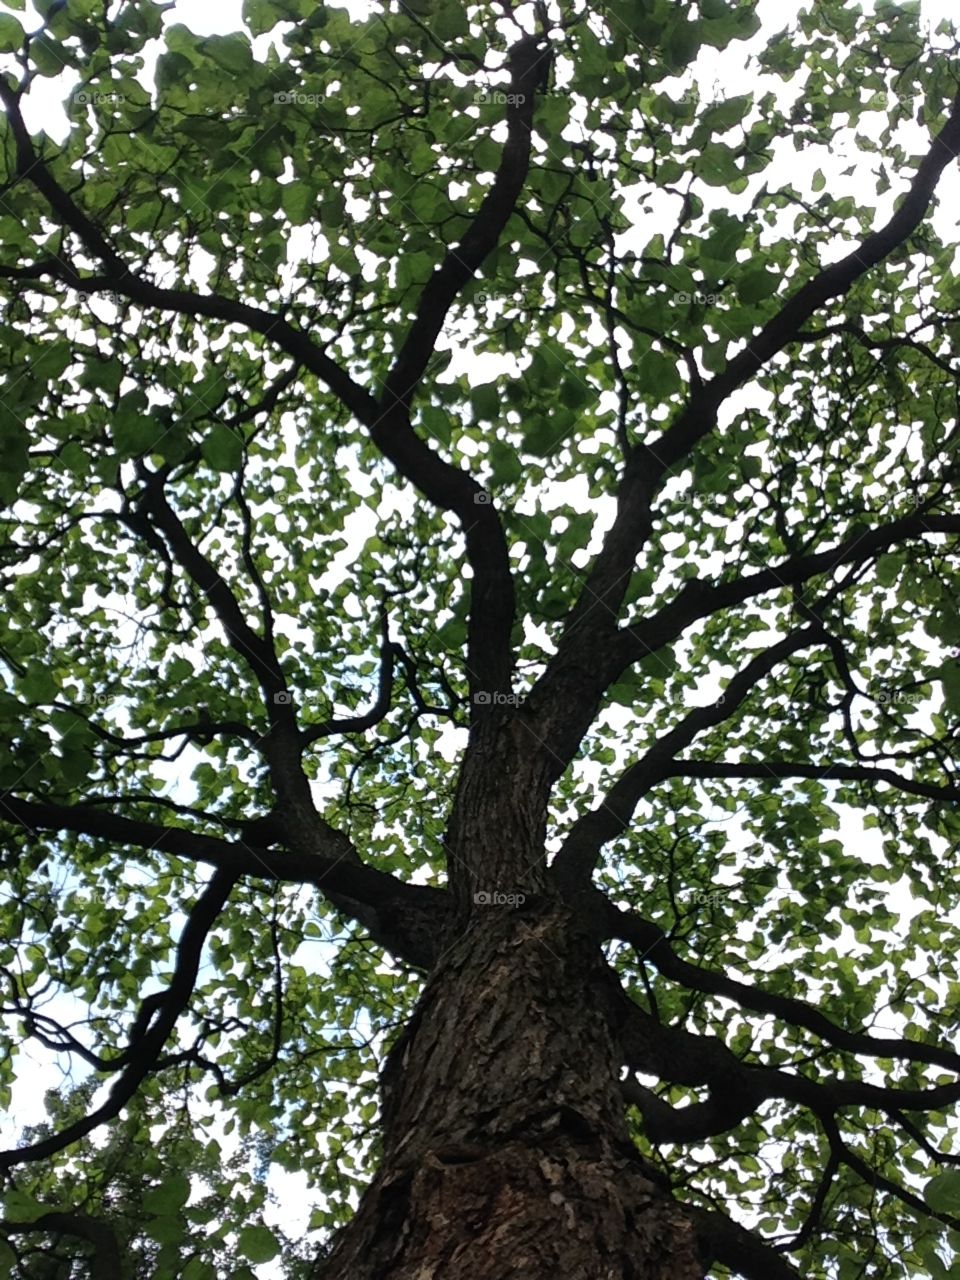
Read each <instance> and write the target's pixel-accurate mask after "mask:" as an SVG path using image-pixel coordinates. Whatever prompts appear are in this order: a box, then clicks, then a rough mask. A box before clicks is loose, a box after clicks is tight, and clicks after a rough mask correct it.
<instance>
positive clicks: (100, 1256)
mask: <svg viewBox="0 0 960 1280" xmlns="http://www.w3.org/2000/svg"><path fill="white" fill-rule="evenodd" d="M34 1231H47V1232H51V1233H53V1234H56V1235H68V1236H75V1237H76V1238H77V1239H78V1240H86V1241H87V1243H88V1244H91V1245H93V1260H92V1262H91V1266H90V1280H117V1277H118V1276H120V1275H122V1274H123V1268H122V1265H121V1259H122V1255H121V1252H120V1245H119V1243H118V1241H117V1237H116V1235H115V1233H114V1231H113V1228H112V1227H111V1226H109V1224H108V1223H106V1222H103V1221H102V1220H101V1219H99V1218H92V1217H90V1215H89V1214H86V1213H79V1212H69V1211H64V1210H61V1209H57V1210H54V1211H52V1212H50V1213H44V1214H42V1215H41V1216H40V1217H39V1218H34V1219H32V1220H31V1221H29V1222H15V1221H11V1220H10V1219H8V1220H6V1221H3V1222H0V1234H3V1235H28V1234H30V1233H31V1232H34Z"/></svg>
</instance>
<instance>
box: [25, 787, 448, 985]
mask: <svg viewBox="0 0 960 1280" xmlns="http://www.w3.org/2000/svg"><path fill="white" fill-rule="evenodd" d="M0 822H6V823H13V824H14V825H16V826H21V827H26V828H27V829H28V830H29V831H37V830H40V831H70V832H73V833H75V834H77V835H86V836H91V837H93V838H94V839H102V840H108V841H111V842H112V843H114V844H118V845H121V846H128V847H131V848H135V849H140V850H143V851H145V852H157V853H171V854H174V855H175V856H177V857H181V858H188V859H190V860H191V861H194V862H205V863H207V864H209V865H210V866H213V867H216V868H217V869H218V870H220V871H223V872H224V874H228V875H230V876H232V877H233V878H236V877H238V876H249V877H255V878H257V879H261V880H269V881H277V882H281V883H289V884H308V885H313V886H315V887H316V888H317V889H319V890H320V891H321V893H323V894H324V896H325V897H327V898H329V900H330V901H331V902H332V903H333V904H334V905H335V906H336V907H337V908H338V910H341V911H343V912H344V914H345V915H347V916H349V917H351V918H352V919H355V920H358V921H360V923H362V924H364V925H365V926H367V928H368V929H369V930H370V932H371V934H372V936H373V937H374V939H375V941H377V942H379V943H380V944H381V945H382V946H384V947H386V948H387V949H388V950H389V951H391V952H392V953H393V954H395V955H396V956H397V957H398V958H399V959H401V960H403V961H405V962H406V963H409V964H412V965H414V966H415V967H417V968H429V967H430V965H431V964H432V962H433V957H434V955H435V953H436V947H437V945H438V943H437V938H438V936H439V933H440V932H441V931H442V928H443V923H444V920H445V918H446V894H445V892H444V891H443V890H440V889H430V888H428V887H426V886H424V885H407V884H404V883H403V881H401V880H398V879H397V878H396V877H395V876H392V875H390V874H388V873H387V872H384V871H378V870H376V869H375V868H374V867H370V866H366V865H365V864H364V863H362V862H361V861H360V859H359V857H358V856H357V855H356V853H354V856H353V857H352V858H347V857H344V854H343V844H344V843H345V842H346V837H345V836H343V835H342V834H340V833H339V832H333V834H332V835H325V833H324V831H323V829H322V827H320V828H318V829H317V831H316V833H315V843H316V845H317V846H318V847H322V848H323V850H324V852H323V854H320V853H316V852H310V853H301V852H298V851H292V852H282V853H279V852H275V851H273V850H271V849H266V848H258V847H256V846H253V845H250V844H247V843H242V842H239V841H232V840H224V839H220V838H218V837H215V836H207V835H200V834H198V833H196V832H192V831H187V830H185V829H184V828H182V827H174V826H165V825H162V824H160V823H153V822H142V821H139V820H135V819H131V818H122V817H118V816H117V815H115V814H112V813H104V812H102V811H100V810H99V809H96V808H94V807H92V806H80V805H74V806H69V805H55V804H45V803H39V802H37V801H34V800H24V799H21V798H20V797H18V796H15V795H12V794H10V793H3V794H0ZM329 830H330V831H332V828H330V829H329Z"/></svg>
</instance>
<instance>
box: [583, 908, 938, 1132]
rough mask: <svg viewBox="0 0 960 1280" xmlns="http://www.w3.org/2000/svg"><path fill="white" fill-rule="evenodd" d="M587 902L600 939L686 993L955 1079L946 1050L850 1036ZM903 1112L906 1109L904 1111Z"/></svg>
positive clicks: (629, 916) (637, 919)
mask: <svg viewBox="0 0 960 1280" xmlns="http://www.w3.org/2000/svg"><path fill="white" fill-rule="evenodd" d="M588 898H589V901H590V902H591V903H594V902H595V903H596V911H597V916H598V918H599V917H600V916H604V917H605V918H606V922H607V923H606V926H605V928H603V933H604V935H605V936H606V937H608V938H617V939H619V940H620V941H621V942H626V943H629V945H630V946H631V947H633V948H634V950H635V951H636V952H637V954H638V955H640V956H641V957H642V958H643V959H645V960H649V961H650V963H651V964H653V965H655V966H656V968H657V969H658V970H659V971H660V973H662V974H663V975H664V977H666V978H669V979H671V980H672V981H674V982H679V983H681V984H682V985H683V986H685V987H686V988H687V989H688V990H690V991H702V992H704V993H705V994H707V995H714V996H721V997H723V998H725V999H727V1000H731V1001H733V1003H734V1004H737V1005H739V1006H740V1008H742V1009H749V1010H751V1011H752V1012H753V1013H759V1014H765V1015H771V1016H773V1017H775V1018H780V1019H782V1020H783V1021H784V1022H787V1023H790V1024H792V1025H793V1026H794V1027H799V1028H803V1029H804V1030H805V1031H809V1032H811V1033H812V1034H813V1035H815V1036H818V1037H819V1038H820V1039H821V1040H824V1041H826V1043H827V1044H831V1045H833V1046H834V1048H836V1049H841V1050H843V1052H845V1053H854V1054H861V1055H864V1056H867V1057H871V1058H900V1059H902V1060H903V1061H905V1062H923V1063H927V1064H928V1065H930V1066H939V1067H944V1068H945V1069H946V1070H947V1071H951V1072H954V1073H958V1074H960V1054H956V1053H954V1052H953V1051H952V1050H951V1049H945V1048H942V1047H941V1046H940V1045H935V1044H927V1043H925V1042H923V1041H919V1040H904V1039H895V1038H891V1037H881V1036H872V1035H868V1034H867V1033H866V1032H863V1031H850V1030H848V1029H847V1028H845V1027H841V1026H838V1025H837V1024H836V1023H835V1022H833V1021H832V1020H831V1019H830V1018H828V1017H827V1015H826V1014H825V1013H823V1012H821V1010H820V1009H816V1008H814V1007H812V1006H811V1005H808V1004H806V1003H805V1002H804V1001H802V1000H797V999H795V998H794V997H792V996H781V995H776V994H775V993H773V992H771V991H764V990H763V988H762V987H758V986H754V985H751V984H750V983H747V982H741V981H739V980H738V979H737V978H731V977H729V976H728V975H727V974H725V973H719V972H717V971H716V970H713V969H705V968H703V967H702V966H701V965H697V964H692V963H690V961H688V960H684V959H682V957H680V956H678V955H677V953H676V952H675V951H674V950H673V948H672V947H671V945H670V942H669V939H668V938H667V936H666V934H665V933H664V932H663V930H662V929H661V928H660V926H659V925H658V924H655V923H654V922H653V921H652V920H647V919H645V918H644V917H643V916H641V915H639V914H638V913H637V912H634V911H625V910H622V909H621V908H619V907H617V906H615V905H614V904H613V903H611V902H610V901H609V900H608V899H607V897H606V895H605V894H602V893H599V892H597V893H596V897H595V898H594V897H593V896H592V895H588ZM944 1087H945V1089H947V1090H948V1091H952V1090H954V1088H955V1086H954V1085H953V1084H951V1085H947V1086H944ZM935 1092H936V1091H926V1092H925V1093H924V1094H923V1096H924V1097H928V1098H932V1097H934V1096H935ZM919 1096H920V1095H919V1094H918V1095H917V1098H916V1100H918V1101H919ZM950 1096H952V1092H951V1093H948V1095H945V1099H944V1100H947V1099H948V1098H949V1097H950ZM958 1096H960V1094H958ZM921 1105H925V1104H921ZM905 1109H906V1110H909V1109H910V1108H909V1106H907V1105H905Z"/></svg>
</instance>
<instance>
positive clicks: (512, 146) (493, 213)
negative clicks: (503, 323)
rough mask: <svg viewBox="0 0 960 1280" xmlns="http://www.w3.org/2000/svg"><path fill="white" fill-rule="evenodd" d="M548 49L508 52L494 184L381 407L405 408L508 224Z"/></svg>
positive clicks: (425, 301)
mask: <svg viewBox="0 0 960 1280" xmlns="http://www.w3.org/2000/svg"><path fill="white" fill-rule="evenodd" d="M550 52H551V51H550V45H549V43H548V42H547V40H546V39H545V37H543V36H532V35H527V36H523V37H522V38H521V39H520V40H518V41H517V43H516V44H515V45H514V46H513V47H512V48H511V50H510V52H509V55H508V61H509V66H510V73H511V74H510V92H509V94H508V95H507V100H508V104H509V105H508V107H507V141H506V144H505V146H504V148H503V154H502V156H501V159H500V165H499V168H498V169H497V172H496V176H495V177H494V180H493V186H492V187H491V188H490V190H489V191H488V192H487V194H486V196H484V198H483V201H482V203H481V205H480V208H479V209H478V210H477V213H476V216H475V217H474V219H473V221H472V222H471V224H470V226H469V227H468V228H467V230H466V231H465V232H464V235H463V239H462V240H461V241H460V243H459V244H458V245H457V247H456V248H455V249H450V250H449V251H448V253H447V255H446V257H445V258H444V260H443V262H442V263H441V265H440V266H439V267H438V268H437V270H436V271H435V272H434V274H433V276H432V277H431V278H430V280H429V281H428V282H427V285H426V287H425V288H424V290H423V293H422V294H421V297H420V304H419V306H418V307H417V314H416V316H415V318H414V321H413V324H412V325H411V326H410V331H409V332H408V334H407V336H406V339H405V340H404V343H403V346H402V347H401V348H400V351H399V353H398V355H397V358H396V359H395V360H394V362H393V367H392V369H391V370H390V372H389V374H388V375H387V378H386V382H385V384H384V392H383V404H384V405H385V406H387V407H392V406H393V405H394V404H396V405H399V406H401V407H402V408H403V409H404V410H407V409H409V407H410V401H411V399H412V397H413V393H414V391H415V390H416V387H417V384H418V382H419V381H420V379H421V377H422V376H423V373H424V370H425V369H426V367H427V362H428V361H429V359H430V357H431V356H432V355H433V350H434V346H435V345H436V341H437V338H438V337H439V335H440V331H441V329H442V328H443V325H444V321H445V320H446V318H447V312H448V311H449V310H450V307H451V306H452V305H453V303H454V301H455V300H456V297H457V295H458V294H459V293H460V291H461V289H463V287H464V286H465V285H466V284H469V282H470V280H471V279H472V278H473V276H474V275H475V274H476V272H477V271H478V270H479V268H480V267H481V266H482V264H483V261H484V259H485V258H486V257H487V256H488V254H490V253H491V252H492V250H493V249H494V248H496V245H497V243H498V241H499V239H500V236H501V235H502V234H503V230H504V228H505V227H506V225H507V223H508V222H509V220H510V217H511V215H512V214H513V211H514V208H515V206H516V203H517V200H518V198H519V196H520V193H521V191H522V190H523V187H524V183H525V182H526V180H527V173H528V170H529V168H530V140H531V132H532V128H533V113H534V110H535V107H536V95H537V92H538V91H539V90H540V88H541V87H542V86H543V84H544V82H545V79H546V74H547V70H548V68H549V65H550Z"/></svg>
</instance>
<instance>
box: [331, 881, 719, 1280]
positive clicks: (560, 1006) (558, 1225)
mask: <svg viewBox="0 0 960 1280" xmlns="http://www.w3.org/2000/svg"><path fill="white" fill-rule="evenodd" d="M609 986H610V980H609V974H608V971H607V968H606V965H605V962H604V961H603V957H602V956H601V954H600V951H599V948H598V947H597V945H596V942H595V941H594V940H593V939H592V937H591V936H590V935H589V933H588V932H587V931H586V930H585V929H584V927H583V924H582V922H581V921H580V920H579V919H578V918H577V917H576V916H575V915H574V914H573V913H571V912H570V911H569V910H568V909H566V908H564V907H562V906H560V905H558V904H556V903H554V902H551V901H549V900H543V901H540V902H537V903H535V904H530V905H528V907H527V909H525V910H523V911H497V910H489V911H484V912H483V913H481V914H480V915H479V916H478V918H477V919H476V920H475V921H473V922H471V925H470V927H469V928H468V929H467V930H466V931H465V932H464V934H463V935H462V936H461V937H460V938H458V939H457V940H456V942H455V943H454V944H453V945H451V946H450V947H449V948H448V949H447V950H446V951H445V953H444V955H443V957H442V959H441V961H440V963H439V964H438V966H437V968H436V970H435V971H434V973H433V975H432V976H431V978H430V980H429V982H428V983H427V986H426V988H425V989H424V992H423V994H422V997H421V1000H420V1003H419V1005H418V1008H417V1011H416V1013H415V1014H414V1016H413V1018H412V1020H411V1022H410V1023H409V1024H408V1026H407V1028H406V1029H405V1031H404V1033H403V1035H402V1036H401V1037H400V1040H399V1041H398V1043H397V1044H396V1045H395V1046H394V1048H393V1050H392V1051H391V1054H390V1056H389V1060H388V1062H387V1065H386V1067H385V1070H384V1073H383V1077H382V1079H381V1095H382V1099H383V1121H384V1143H383V1157H382V1164H381V1167H380V1171H379V1172H378V1174H377V1176H376V1178H375V1179H374V1181H373V1184H372V1185H371V1186H370V1188H369V1190H368V1191H367V1192H366V1194H365V1195H364V1197H363V1200H362V1202H361V1204H360V1208H359V1210H358V1211H357V1214H356V1217H355V1218H354V1219H353V1220H352V1221H351V1222H350V1223H349V1224H348V1225H347V1226H346V1227H345V1228H344V1230H343V1232H342V1233H341V1234H340V1236H339V1237H338V1239H337V1241H336V1243H335V1245H334V1248H333V1250H332V1252H331V1253H330V1255H329V1256H328V1258H327V1259H326V1260H325V1261H324V1262H322V1263H321V1264H320V1266H319V1268H318V1269H317V1271H316V1273H315V1274H316V1275H317V1276H319V1277H321V1278H322V1280H505V1277H516V1278H517V1280H555V1278H556V1277H560V1276H562V1277H564V1280H701V1277H702V1276H703V1267H702V1265H701V1264H700V1262H699V1260H698V1257H697V1249H696V1242H695V1237H694V1230H693V1227H692V1225H691V1223H690V1222H689V1221H688V1220H687V1218H686V1217H685V1215H684V1214H683V1212H682V1210H681V1209H680V1208H679V1206H678V1205H677V1204H676V1203H675V1202H674V1201H673V1200H671V1199H670V1197H669V1196H667V1195H665V1194H664V1192H663V1191H662V1190H660V1189H659V1188H657V1187H655V1186H654V1184H653V1183H652V1182H651V1181H650V1180H649V1178H647V1177H646V1176H645V1174H644V1172H643V1165H642V1163H641V1162H640V1160H639V1158H638V1156H637V1154H636V1152H635V1149H634V1147H633V1144H632V1143H631V1141H630V1137H629V1133H628V1130H627V1126H626V1122H625V1116H624V1101H623V1096H622V1092H621V1087H620V1083H619V1073H620V1065H621V1063H622V1061H623V1056H622V1050H621V1049H620V1047H619V1045H618V1044H617V1042H616V1037H615V1034H614V1030H613V1027H612V1025H611V1016H610V1010H609V1008H608V1007H607V1003H606V996H607V994H608V993H609Z"/></svg>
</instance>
